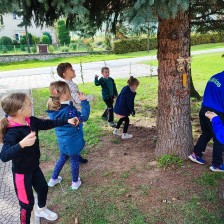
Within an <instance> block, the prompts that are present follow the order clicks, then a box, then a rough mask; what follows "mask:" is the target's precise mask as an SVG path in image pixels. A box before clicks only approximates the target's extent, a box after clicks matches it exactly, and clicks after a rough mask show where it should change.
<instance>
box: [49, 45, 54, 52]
mask: <svg viewBox="0 0 224 224" xmlns="http://www.w3.org/2000/svg"><path fill="white" fill-rule="evenodd" d="M48 52H49V53H53V52H54V46H53V45H49V46H48Z"/></svg>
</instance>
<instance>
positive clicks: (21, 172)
mask: <svg viewBox="0 0 224 224" xmlns="http://www.w3.org/2000/svg"><path fill="white" fill-rule="evenodd" d="M1 106H2V109H3V111H4V112H5V113H6V114H5V117H4V118H2V119H1V121H0V143H3V146H2V150H1V153H0V159H1V160H2V161H3V162H8V161H10V160H12V174H13V182H14V187H15V192H16V195H17V197H18V200H19V205H20V223H22V224H30V217H31V212H32V210H33V206H34V196H33V189H34V190H35V191H36V192H37V198H38V202H37V207H36V208H35V215H36V216H38V217H42V218H45V219H47V220H49V221H54V220H56V219H57V218H58V215H57V214H56V213H54V212H52V211H50V210H49V209H48V208H47V207H46V201H47V193H48V186H47V182H46V180H45V178H44V175H43V172H42V171H41V169H40V166H39V164H40V147H39V138H38V132H39V130H48V129H51V128H54V127H58V126H61V125H66V124H67V125H68V123H69V125H74V118H71V119H67V118H65V119H58V120H44V119H38V118H36V117H33V116H31V115H32V103H31V101H30V99H29V97H28V96H27V95H26V94H25V93H11V94H9V95H7V96H5V97H4V98H3V99H2V100H1Z"/></svg>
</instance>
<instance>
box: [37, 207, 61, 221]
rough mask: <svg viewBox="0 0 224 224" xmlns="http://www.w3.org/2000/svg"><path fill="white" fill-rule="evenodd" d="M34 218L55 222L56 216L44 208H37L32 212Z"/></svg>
mask: <svg viewBox="0 0 224 224" xmlns="http://www.w3.org/2000/svg"><path fill="white" fill-rule="evenodd" d="M34 214H35V216H37V217H40V218H45V219H47V220H49V221H55V220H56V219H57V218H58V215H57V214H56V213H54V212H52V211H51V210H49V209H48V208H47V207H46V206H45V207H43V208H39V207H38V206H37V207H36V209H35V212H34Z"/></svg>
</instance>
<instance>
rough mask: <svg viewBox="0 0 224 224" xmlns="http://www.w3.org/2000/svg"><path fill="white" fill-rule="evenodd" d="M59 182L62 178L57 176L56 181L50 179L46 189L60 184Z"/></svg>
mask: <svg viewBox="0 0 224 224" xmlns="http://www.w3.org/2000/svg"><path fill="white" fill-rule="evenodd" d="M61 181H62V177H60V176H58V178H57V179H56V180H54V179H52V178H51V179H50V180H49V182H48V187H54V186H55V185H56V184H59V183H61Z"/></svg>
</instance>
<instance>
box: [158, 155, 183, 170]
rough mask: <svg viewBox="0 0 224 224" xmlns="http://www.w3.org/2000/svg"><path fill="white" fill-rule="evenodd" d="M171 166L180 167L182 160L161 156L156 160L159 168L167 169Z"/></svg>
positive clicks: (172, 156)
mask: <svg viewBox="0 0 224 224" xmlns="http://www.w3.org/2000/svg"><path fill="white" fill-rule="evenodd" d="M172 165H177V166H179V167H180V166H182V165H183V160H182V159H180V158H179V157H178V156H175V155H163V156H162V157H161V158H160V159H158V166H159V167H168V166H172Z"/></svg>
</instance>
